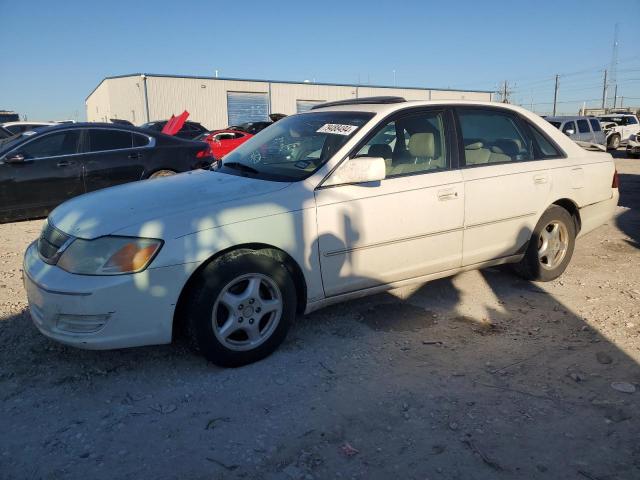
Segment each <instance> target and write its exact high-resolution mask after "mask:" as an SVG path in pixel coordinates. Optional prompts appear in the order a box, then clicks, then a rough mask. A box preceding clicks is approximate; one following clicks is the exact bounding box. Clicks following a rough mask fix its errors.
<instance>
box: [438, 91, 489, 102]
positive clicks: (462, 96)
mask: <svg viewBox="0 0 640 480" xmlns="http://www.w3.org/2000/svg"><path fill="white" fill-rule="evenodd" d="M431 100H481V101H484V102H490V101H491V93H488V92H486V93H485V92H464V91H454V90H431Z"/></svg>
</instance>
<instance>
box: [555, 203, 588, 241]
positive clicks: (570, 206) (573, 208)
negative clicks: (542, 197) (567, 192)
mask: <svg viewBox="0 0 640 480" xmlns="http://www.w3.org/2000/svg"><path fill="white" fill-rule="evenodd" d="M553 204H554V205H558V206H559V207H562V208H564V209H565V210H566V211H567V212H569V214H570V215H571V216H572V217H573V221H574V222H575V224H576V234H577V233H579V232H580V228H582V220H581V219H580V209H579V208H578V206H577V205H576V204H575V203H573V201H572V200H569V199H568V198H561V199H560V200H556V201H555V202H553Z"/></svg>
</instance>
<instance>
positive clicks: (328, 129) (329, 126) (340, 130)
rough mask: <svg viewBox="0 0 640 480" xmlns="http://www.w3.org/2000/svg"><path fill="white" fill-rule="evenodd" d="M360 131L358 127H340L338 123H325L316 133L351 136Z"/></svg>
mask: <svg viewBox="0 0 640 480" xmlns="http://www.w3.org/2000/svg"><path fill="white" fill-rule="evenodd" d="M357 129H358V127H357V125H340V124H338V123H325V124H324V125H323V126H322V127H320V128H319V129H318V130H316V133H332V134H334V135H344V136H347V135H351V134H352V133H353V132H355V131H356V130H357Z"/></svg>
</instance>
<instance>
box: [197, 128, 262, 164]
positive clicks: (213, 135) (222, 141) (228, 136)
mask: <svg viewBox="0 0 640 480" xmlns="http://www.w3.org/2000/svg"><path fill="white" fill-rule="evenodd" d="M251 137H253V135H251V134H250V133H247V132H242V131H240V130H234V129H231V128H227V129H225V130H214V131H213V132H210V133H208V134H207V135H204V136H202V137H201V138H199V139H198V140H203V141H205V142H207V143H208V144H209V146H210V147H211V151H212V152H213V156H214V157H215V158H216V159H217V160H220V159H221V158H222V157H224V156H225V155H226V154H227V153H229V152H230V151H232V150H233V149H234V148H236V147H238V146H240V145H242V144H243V143H244V142H246V141H247V140H249V139H250V138H251Z"/></svg>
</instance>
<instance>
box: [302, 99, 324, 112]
mask: <svg viewBox="0 0 640 480" xmlns="http://www.w3.org/2000/svg"><path fill="white" fill-rule="evenodd" d="M324 102H325V100H296V113H304V112H308V111H309V110H311V109H312V108H313V107H314V106H315V105H319V104H321V103H324Z"/></svg>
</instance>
